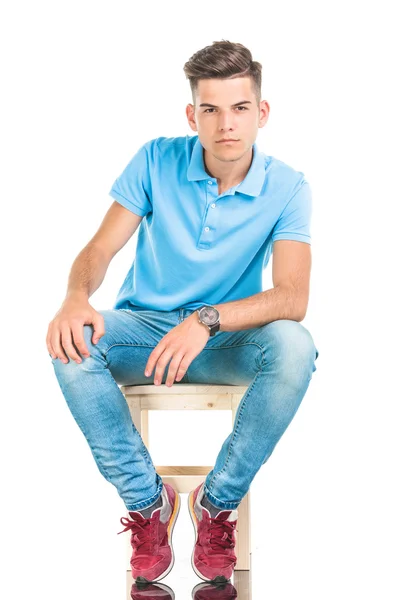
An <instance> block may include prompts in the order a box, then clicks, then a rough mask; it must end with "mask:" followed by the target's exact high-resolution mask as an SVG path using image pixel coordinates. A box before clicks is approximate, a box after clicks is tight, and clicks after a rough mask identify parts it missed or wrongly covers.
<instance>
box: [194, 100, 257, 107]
mask: <svg viewBox="0 0 400 600" xmlns="http://www.w3.org/2000/svg"><path fill="white" fill-rule="evenodd" d="M239 104H251V102H250V100H242V101H241V102H236V104H232V106H239ZM199 106H200V107H201V106H210V107H211V108H218V106H215V104H209V103H208V102H202V104H199Z"/></svg>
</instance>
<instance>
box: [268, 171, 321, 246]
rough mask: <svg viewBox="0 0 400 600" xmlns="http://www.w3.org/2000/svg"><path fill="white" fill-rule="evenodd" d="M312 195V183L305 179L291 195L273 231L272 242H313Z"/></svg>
mask: <svg viewBox="0 0 400 600" xmlns="http://www.w3.org/2000/svg"><path fill="white" fill-rule="evenodd" d="M311 213H312V195H311V189H310V185H309V183H308V182H307V181H306V180H303V181H302V183H301V185H300V187H299V189H298V190H297V192H295V194H294V195H293V196H292V197H291V199H290V200H289V202H288V203H287V205H286V206H285V208H284V210H283V212H282V214H281V215H280V217H279V219H278V220H277V222H276V223H275V226H274V229H273V231H272V242H275V241H276V240H296V241H299V242H306V243H307V244H311V232H310V226H311Z"/></svg>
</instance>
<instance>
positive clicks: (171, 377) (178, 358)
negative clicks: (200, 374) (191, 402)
mask: <svg viewBox="0 0 400 600" xmlns="http://www.w3.org/2000/svg"><path fill="white" fill-rule="evenodd" d="M183 356H184V354H183V352H180V353H179V354H175V355H174V358H173V359H172V360H171V364H170V365H169V368H168V376H167V380H166V382H165V385H167V386H168V387H171V385H172V384H173V383H174V381H175V376H176V373H177V372H180V371H181V364H182V359H183Z"/></svg>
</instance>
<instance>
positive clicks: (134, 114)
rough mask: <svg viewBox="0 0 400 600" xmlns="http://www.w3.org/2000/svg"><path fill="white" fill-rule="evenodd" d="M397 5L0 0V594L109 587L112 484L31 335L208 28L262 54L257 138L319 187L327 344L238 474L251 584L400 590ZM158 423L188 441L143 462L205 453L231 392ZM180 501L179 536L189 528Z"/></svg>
mask: <svg viewBox="0 0 400 600" xmlns="http://www.w3.org/2000/svg"><path fill="white" fill-rule="evenodd" d="M394 4H395V3H394V2H393V3H389V2H385V1H380V2H375V3H372V2H354V1H353V2H346V3H345V2H332V3H327V2H319V3H317V2H301V3H300V2H292V3H289V2H284V1H281V2H279V3H278V2H273V3H272V2H262V3H256V2H251V1H247V2H211V3H205V2H204V3H201V2H200V3H183V2H173V1H170V2H166V3H164V2H151V3H149V4H146V5H145V4H144V3H134V2H128V1H115V0H114V1H113V2H104V1H99V0H97V1H96V2H94V1H88V0H80V1H79V2H76V1H74V0H70V1H69V2H54V1H53V2H44V1H40V0H38V1H36V2H13V3H11V2H10V3H6V4H4V5H3V8H2V9H1V19H0V22H1V31H0V40H1V42H0V43H1V55H2V59H3V60H2V77H1V79H2V84H3V86H2V88H3V91H2V94H1V103H2V108H1V120H2V123H1V192H2V193H1V199H2V222H1V234H2V235H1V259H2V277H1V280H2V286H1V287H2V293H1V313H0V316H1V363H0V364H1V367H2V377H1V383H2V388H1V392H2V394H1V395H2V400H1V459H2V461H1V483H2V491H1V495H0V497H1V500H2V508H1V512H0V514H1V535H0V540H1V541H0V543H1V545H2V546H3V548H2V551H3V558H2V561H1V565H2V572H3V575H2V577H1V584H0V585H2V586H5V587H6V588H8V589H7V598H9V599H11V598H20V597H26V596H27V595H29V597H33V598H36V597H37V598H41V599H42V600H45V599H46V600H47V599H50V598H57V600H64V599H67V598H68V599H69V598H71V597H72V595H73V596H74V597H76V598H79V599H80V598H82V599H83V598H85V599H86V598H96V600H100V599H103V598H104V599H106V598H107V599H109V598H123V597H124V594H125V567H126V556H125V539H124V535H126V534H124V535H122V534H121V535H120V536H117V532H118V531H120V530H121V529H122V527H121V526H120V523H119V519H120V517H121V516H123V515H124V514H125V512H124V507H123V504H122V500H121V499H120V498H119V496H118V495H117V492H116V490H115V489H114V488H113V486H112V485H111V484H109V483H108V482H106V481H105V480H104V479H103V477H102V476H101V474H100V473H99V471H98V470H97V467H96V465H95V463H94V459H93V458H92V455H91V453H90V451H89V447H88V445H87V443H86V440H85V439H84V437H83V435H82V434H81V432H80V430H79V428H78V426H77V425H76V423H75V421H74V420H73V418H72V415H71V414H70V412H69V410H68V408H67V405H66V403H65V401H64V398H63V396H62V394H61V391H60V389H59V387H58V383H57V380H56V378H55V375H54V372H53V367H52V365H51V361H50V358H49V356H48V354H47V349H46V345H45V337H46V332H47V327H48V323H49V321H50V320H51V319H52V318H53V316H54V314H55V312H56V311H57V310H58V308H59V306H60V304H61V302H62V300H63V298H64V294H65V291H66V284H67V277H68V274H69V270H70V267H71V265H72V262H73V260H74V258H75V257H76V255H77V254H78V252H79V251H80V250H81V249H82V248H83V247H84V245H85V244H86V243H87V242H88V241H89V239H90V238H91V237H92V236H93V234H94V233H95V231H96V230H97V228H98V226H99V225H100V223H101V220H102V218H103V216H104V214H105V212H106V210H107V209H108V207H109V205H110V204H111V202H112V199H111V198H110V197H109V196H108V191H109V189H110V187H111V185H112V183H113V181H114V180H115V178H116V177H117V176H118V175H119V174H120V173H121V171H122V169H123V168H124V167H125V165H126V164H127V162H128V161H129V160H130V158H131V157H132V156H133V154H134V152H135V151H136V150H137V149H138V148H139V146H140V145H141V144H143V143H144V142H145V141H147V140H149V139H151V138H154V137H157V136H161V135H163V136H180V135H186V134H191V135H193V132H192V130H191V129H190V128H189V125H188V124H187V121H186V115H185V106H186V104H187V103H188V102H191V95H190V88H189V82H188V81H187V80H186V79H185V75H184V73H183V65H184V63H185V62H186V61H187V60H188V59H189V58H190V56H191V55H192V54H193V53H194V52H196V51H197V50H199V49H200V48H203V47H204V46H206V45H209V44H211V43H212V42H213V41H216V40H222V39H227V40H229V41H234V42H241V43H242V44H244V45H246V46H247V47H248V48H249V49H250V50H251V52H252V54H253V59H254V60H258V61H259V62H261V63H262V65H263V89H262V98H263V99H265V100H267V101H268V103H269V104H270V117H269V121H268V123H267V125H266V126H265V127H264V129H260V130H259V135H258V138H257V143H258V145H259V146H260V148H261V149H262V150H263V151H264V152H265V153H266V154H269V155H273V156H275V157H277V158H279V159H280V160H283V161H285V162H287V163H288V164H289V165H291V166H293V167H294V168H296V169H297V170H300V171H302V172H304V173H305V176H306V178H307V180H308V181H309V183H310V185H311V188H312V192H313V220H312V229H311V232H312V255H313V267H312V281H311V295H310V302H309V307H308V313H307V317H306V319H305V320H304V321H303V325H305V326H306V327H307V328H308V329H309V330H310V332H311V333H312V335H313V338H314V341H315V343H316V345H317V348H318V349H319V351H320V356H319V358H318V360H317V362H316V366H317V371H316V372H315V373H314V375H313V379H312V381H311V383H310V386H309V389H308V391H307V393H306V396H305V397H304V399H303V402H302V404H301V406H300V409H299V411H298V413H297V414H296V416H295V418H294V420H293V422H292V423H291V424H290V426H289V428H288V429H287V431H286V432H285V434H284V436H283V437H282V439H281V441H280V442H279V444H278V446H277V447H276V449H275V451H274V453H273V455H272V456H271V458H270V459H269V461H268V462H267V464H266V465H265V466H264V467H263V468H262V470H260V471H259V473H258V474H257V476H256V478H255V479H254V481H253V483H252V488H251V489H252V520H253V528H252V544H253V573H252V576H253V597H257V598H261V597H265V598H267V597H268V598H273V599H274V600H286V599H289V598H290V599H291V598H294V597H295V598H298V599H302V598H307V600H314V599H315V600H317V599H318V600H319V599H320V598H324V600H331V599H332V600H333V599H336V598H341V600H350V599H351V600H353V599H354V598H363V599H369V598H377V597H380V598H385V600H395V599H398V598H399V595H400V584H399V579H398V567H399V558H400V557H399V539H400V528H399V518H398V506H399V501H400V497H399V492H398V489H397V485H398V479H399V455H400V453H399V441H398V439H399V436H398V430H399V420H398V416H397V415H398V405H399V378H398V372H399V371H398V368H399V367H398V362H399V361H398V359H399V352H398V348H399V333H400V332H399V326H398V312H399V311H398V309H399V302H398V295H397V292H396V291H395V290H396V283H397V282H396V279H397V278H398V261H399V251H398V245H397V240H398V222H397V219H398V206H399V200H400V198H399V191H398V170H399V152H398V139H399V105H400V103H399V100H400V98H399V94H398V92H397V91H396V84H397V83H398V63H396V61H395V54H396V53H398V52H399V47H398V43H397V47H396V41H395V38H396V37H397V39H398V26H397V24H396V20H395V12H394ZM396 80H397V81H396ZM136 238H137V233H136V234H135V236H134V237H133V238H132V239H131V240H130V241H129V242H128V244H127V245H126V246H125V247H124V249H123V250H122V251H121V252H120V253H119V254H118V255H117V256H116V257H115V258H114V260H113V262H112V263H111V265H110V267H109V270H108V272H107V275H106V278H105V280H104V282H103V284H102V286H101V287H100V289H99V290H98V291H97V292H96V293H95V294H94V295H93V296H92V297H91V299H90V302H91V303H92V305H93V306H94V308H96V309H97V310H100V309H103V308H110V307H111V306H112V303H113V302H114V299H115V296H116V293H117V291H118V289H119V286H120V285H121V283H122V281H123V278H124V277H125V274H126V272H127V269H128V268H129V266H130V264H131V261H132V258H133V256H134V252H135V246H136ZM268 287H271V273H270V267H269V268H268V269H267V271H266V273H265V289H267V288H268ZM153 417H154V418H153ZM178 417H179V418H178ZM200 419H201V422H200ZM200 423H201V427H203V428H204V427H206V428H207V429H206V432H207V433H206V436H205V435H204V429H203V430H202V429H201V427H200ZM198 424H199V427H197V425H198ZM151 426H152V427H153V432H154V433H153V439H154V437H155V436H156V435H157V432H158V431H159V432H160V435H162V436H166V430H165V427H167V429H169V430H170V431H174V430H175V428H176V430H177V431H179V439H180V440H181V441H180V443H179V446H178V445H177V446H176V447H174V446H172V445H166V437H164V438H160V442H159V444H158V445H154V449H153V450H152V456H153V460H154V462H155V464H157V463H158V464H168V462H171V463H172V464H173V463H175V464H191V463H192V464H213V463H214V460H215V458H216V455H217V452H218V450H219V448H220V445H221V443H222V441H223V440H224V439H225V437H226V435H227V434H228V433H229V431H230V427H231V425H230V421H229V416H228V413H213V414H212V415H208V414H205V413H202V414H199V413H196V415H195V416H194V414H190V415H184V416H183V417H182V416H181V415H177V414H176V413H175V414H174V413H168V414H166V413H162V415H152V421H151ZM202 431H203V433H202ZM169 439H172V440H178V435H177V434H174V435H173V436H171V437H170V438H169ZM205 439H206V442H205ZM199 443H202V448H201V451H199V448H198V445H199ZM205 444H206V445H205ZM182 500H183V503H182V511H181V515H182V519H181V520H180V522H179V520H178V524H177V527H176V532H177V536H178V538H179V536H181V535H186V534H185V533H184V530H183V528H185V532H186V528H189V527H192V525H191V522H190V521H189V518H188V515H187V508H186V496H185V497H184V498H183V499H182ZM192 537H193V532H192V531H190V532H189V544H188V546H187V547H184V546H183V547H182V548H183V549H181V550H180V554H179V556H178V560H179V561H180V562H181V564H182V572H181V573H177V572H175V573H174V572H172V573H174V575H173V577H172V573H171V580H170V581H171V582H172V583H173V582H175V581H177V580H178V579H179V577H180V576H181V577H182V578H183V580H185V581H187V591H186V592H185V593H183V592H182V593H181V595H179V594H180V592H179V593H178V591H177V598H187V597H190V590H191V588H192V587H193V586H194V585H195V584H196V583H198V582H199V579H198V578H197V577H196V576H195V574H194V573H193V572H192V571H191V567H190V554H191V551H192V543H193V541H192ZM396 571H397V573H396ZM185 578H186V579H185ZM165 583H168V581H167V580H165Z"/></svg>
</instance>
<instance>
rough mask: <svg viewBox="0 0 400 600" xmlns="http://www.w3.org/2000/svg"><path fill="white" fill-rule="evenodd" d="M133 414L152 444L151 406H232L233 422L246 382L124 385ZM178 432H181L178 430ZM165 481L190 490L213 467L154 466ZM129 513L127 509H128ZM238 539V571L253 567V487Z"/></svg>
mask: <svg viewBox="0 0 400 600" xmlns="http://www.w3.org/2000/svg"><path fill="white" fill-rule="evenodd" d="M120 389H121V392H122V393H123V394H124V396H125V398H126V401H127V403H128V406H129V410H130V413H131V415H132V421H133V423H134V425H135V427H136V429H137V430H138V431H139V433H140V435H141V437H142V440H143V443H144V444H145V446H146V447H147V449H148V450H149V452H150V448H149V426H148V411H149V410H231V411H232V426H233V423H234V421H235V416H236V411H237V408H238V406H239V403H240V400H241V399H242V396H243V395H244V394H245V392H246V390H247V387H246V386H235V385H199V384H195V383H190V384H185V383H179V384H176V383H175V384H174V385H173V386H172V387H167V386H166V385H165V384H161V385H129V386H121V388H120ZM177 435H178V433H177ZM155 469H156V471H157V473H158V474H159V475H160V477H161V478H162V480H163V482H164V483H169V484H171V485H172V486H173V487H174V488H175V490H176V491H177V492H182V493H189V492H190V491H191V490H193V489H194V488H195V487H197V486H198V485H199V484H200V483H202V482H203V481H204V480H205V478H206V476H207V475H208V473H209V472H210V471H211V470H212V469H213V467H201V466H194V467H182V466H181V467H180V466H170V465H168V466H155ZM127 516H128V511H127ZM236 527H237V532H236V535H237V542H236V548H235V554H236V556H237V559H238V560H237V564H236V567H235V571H249V570H250V554H251V547H250V544H251V542H250V491H249V492H248V493H247V494H246V496H245V497H244V498H243V499H242V501H241V502H240V504H239V506H238V521H237V526H236ZM126 537H127V547H128V566H127V570H129V571H130V570H131V566H130V562H129V561H130V558H131V556H132V548H131V545H130V536H126Z"/></svg>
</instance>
